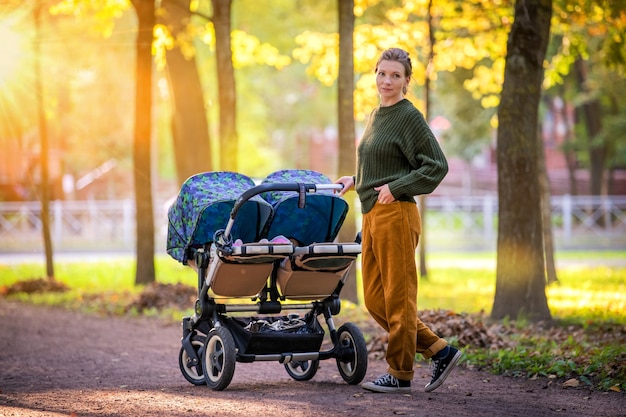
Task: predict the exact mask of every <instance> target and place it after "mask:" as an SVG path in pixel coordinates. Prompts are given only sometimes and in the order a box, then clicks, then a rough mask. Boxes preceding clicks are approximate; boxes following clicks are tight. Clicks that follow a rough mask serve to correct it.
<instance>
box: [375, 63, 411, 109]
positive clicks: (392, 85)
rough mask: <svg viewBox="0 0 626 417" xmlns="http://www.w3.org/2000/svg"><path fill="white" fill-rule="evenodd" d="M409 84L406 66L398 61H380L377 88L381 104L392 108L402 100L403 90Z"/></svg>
mask: <svg viewBox="0 0 626 417" xmlns="http://www.w3.org/2000/svg"><path fill="white" fill-rule="evenodd" d="M408 84H409V77H407V76H406V75H405V72H404V65H402V64H401V63H399V62H397V61H387V60H383V61H380V63H379V64H378V71H377V72H376V88H378V94H380V100H381V104H383V105H386V106H390V105H392V104H395V103H397V102H398V101H400V100H402V98H403V97H404V94H402V89H403V88H404V87H405V86H407V85H408Z"/></svg>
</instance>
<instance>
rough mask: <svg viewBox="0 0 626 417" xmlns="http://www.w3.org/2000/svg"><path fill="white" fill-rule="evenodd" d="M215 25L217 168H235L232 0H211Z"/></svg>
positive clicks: (237, 147)
mask: <svg viewBox="0 0 626 417" xmlns="http://www.w3.org/2000/svg"><path fill="white" fill-rule="evenodd" d="M212 4H213V27H214V28H215V58H216V61H217V86H218V95H219V104H220V117H219V119H220V125H219V136H220V137H219V143H220V169H221V170H227V171H237V169H238V166H237V165H238V163H237V157H238V154H239V144H238V139H237V127H236V121H237V118H236V115H237V91H236V88H235V70H234V69H233V56H232V50H231V45H230V15H231V4H232V0H212Z"/></svg>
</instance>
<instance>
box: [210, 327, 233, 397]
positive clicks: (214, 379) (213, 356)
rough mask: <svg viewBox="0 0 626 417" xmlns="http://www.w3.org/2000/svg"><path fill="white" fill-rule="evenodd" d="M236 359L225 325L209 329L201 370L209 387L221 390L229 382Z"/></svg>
mask: <svg viewBox="0 0 626 417" xmlns="http://www.w3.org/2000/svg"><path fill="white" fill-rule="evenodd" d="M236 359H237V352H236V348H235V341H234V340H233V336H232V335H231V334H230V331H228V329H227V328H225V327H216V328H213V329H211V331H210V332H209V334H208V336H207V338H206V342H205V344H204V353H203V354H202V371H203V373H204V379H205V381H206V384H207V385H208V386H209V388H211V389H212V390H214V391H221V390H223V389H224V388H226V387H227V386H228V384H230V381H232V379H233V375H234V374H235V362H236Z"/></svg>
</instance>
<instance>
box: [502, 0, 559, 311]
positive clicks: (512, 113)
mask: <svg viewBox="0 0 626 417" xmlns="http://www.w3.org/2000/svg"><path fill="white" fill-rule="evenodd" d="M551 15H552V2H551V0H518V1H517V2H516V3H515V20H514V23H513V26H512V27H511V33H510V34H509V40H508V45H507V48H508V50H507V57H506V64H505V73H504V85H503V88H502V95H501V101H500V108H499V110H498V119H499V125H498V146H497V151H496V152H497V162H498V197H499V198H498V201H499V206H498V215H499V221H498V243H497V246H498V254H497V266H496V292H495V297H494V303H493V309H492V312H491V317H492V318H494V319H503V318H505V317H511V318H514V319H515V318H518V317H519V316H524V317H527V318H528V319H531V320H544V319H550V318H551V316H550V310H549V309H548V303H547V299H546V293H545V285H546V279H545V270H544V251H543V235H542V226H541V225H542V218H541V188H540V186H539V181H538V175H537V174H538V166H537V157H538V149H537V148H538V146H537V145H538V141H537V127H538V111H539V100H540V97H541V84H542V81H543V61H544V58H545V54H546V48H547V43H548V39H549V34H550V18H551Z"/></svg>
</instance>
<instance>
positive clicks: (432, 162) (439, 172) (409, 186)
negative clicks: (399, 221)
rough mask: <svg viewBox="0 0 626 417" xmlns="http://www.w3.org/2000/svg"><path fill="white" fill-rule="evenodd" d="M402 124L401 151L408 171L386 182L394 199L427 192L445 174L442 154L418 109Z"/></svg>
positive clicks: (433, 187)
mask: <svg viewBox="0 0 626 417" xmlns="http://www.w3.org/2000/svg"><path fill="white" fill-rule="evenodd" d="M403 126H404V128H403V132H402V141H401V146H402V152H403V153H404V155H405V156H406V158H407V161H408V162H409V164H410V165H411V170H410V172H409V173H408V174H406V175H404V176H402V177H400V178H398V179H396V180H394V181H392V182H391V183H389V190H390V191H391V194H393V196H394V198H396V199H400V198H402V197H405V198H406V197H413V196H416V195H422V194H430V193H432V192H433V191H434V190H435V189H436V188H437V186H438V185H439V184H440V183H441V181H442V180H443V179H444V177H445V176H446V174H447V173H448V162H447V160H446V157H445V155H444V153H443V151H442V150H441V147H440V146H439V143H438V142H437V139H436V138H435V135H434V134H433V132H432V130H431V129H430V127H429V126H428V124H427V123H426V120H425V119H424V116H422V114H421V113H420V112H419V110H417V109H414V111H412V112H410V113H409V114H408V115H407V116H406V120H405V123H403Z"/></svg>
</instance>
